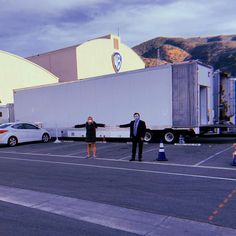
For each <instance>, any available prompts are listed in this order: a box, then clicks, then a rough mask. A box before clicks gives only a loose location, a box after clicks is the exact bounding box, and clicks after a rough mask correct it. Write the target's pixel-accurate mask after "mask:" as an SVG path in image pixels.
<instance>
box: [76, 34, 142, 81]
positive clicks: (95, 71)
mask: <svg viewBox="0 0 236 236" xmlns="http://www.w3.org/2000/svg"><path fill="white" fill-rule="evenodd" d="M115 52H119V53H120V55H121V56H122V64H121V68H120V70H119V72H125V71H131V70H137V69H143V68H145V64H144V62H143V61H142V59H141V58H140V57H139V56H138V55H137V54H136V53H135V52H134V51H133V50H132V49H131V48H129V47H127V46H126V45H124V44H122V43H121V42H120V38H119V37H117V36H114V35H108V36H105V37H103V38H99V39H94V40H91V41H88V42H86V43H84V44H81V45H79V46H78V47H77V49H76V54H77V68H78V79H85V78H89V77H95V76H101V75H107V74H113V73H116V71H115V69H114V67H113V63H112V55H113V54H114V53H115Z"/></svg>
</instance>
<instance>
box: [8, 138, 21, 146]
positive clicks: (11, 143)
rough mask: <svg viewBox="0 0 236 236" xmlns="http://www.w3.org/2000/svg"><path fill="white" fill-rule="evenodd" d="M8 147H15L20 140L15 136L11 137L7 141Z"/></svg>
mask: <svg viewBox="0 0 236 236" xmlns="http://www.w3.org/2000/svg"><path fill="white" fill-rule="evenodd" d="M7 144H8V146H10V147H14V146H16V145H17V144H18V140H17V138H16V137H15V136H11V137H10V138H9V139H8V141H7Z"/></svg>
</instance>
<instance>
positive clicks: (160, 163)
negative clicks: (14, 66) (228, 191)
mask: <svg viewBox="0 0 236 236" xmlns="http://www.w3.org/2000/svg"><path fill="white" fill-rule="evenodd" d="M150 151H151V150H150ZM0 153H4V154H18V155H29V156H48V157H62V158H66V159H68V158H75V159H85V158H86V156H67V155H55V154H50V153H48V154H46V153H24V152H21V153H16V152H2V151H0ZM129 157H130V156H129ZM0 158H1V156H0ZM96 160H97V161H110V162H124V163H127V160H121V159H111V158H96ZM135 163H138V164H140V165H142V164H148V165H160V166H174V167H188V168H202V169H215V170H232V171H236V168H234V167H218V166H203V165H201V166H199V165H198V166H196V165H188V164H177V163H168V162H157V161H153V162H150V161H142V162H141V163H140V162H135Z"/></svg>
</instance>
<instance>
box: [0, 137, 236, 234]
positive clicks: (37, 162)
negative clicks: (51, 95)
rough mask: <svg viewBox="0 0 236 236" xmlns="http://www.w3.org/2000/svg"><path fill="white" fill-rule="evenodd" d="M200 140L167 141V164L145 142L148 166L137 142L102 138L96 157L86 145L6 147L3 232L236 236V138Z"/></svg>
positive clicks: (0, 161) (2, 153)
mask: <svg viewBox="0 0 236 236" xmlns="http://www.w3.org/2000/svg"><path fill="white" fill-rule="evenodd" d="M197 143H198V142H197V141H196V140H195V141H194V145H170V144H169V145H164V149H165V154H166V157H167V158H168V161H166V162H158V161H157V160H156V159H157V157H158V151H159V144H156V143H153V144H145V145H144V157H143V162H141V163H140V162H129V161H128V160H129V159H130V153H131V144H130V143H116V142H112V143H109V142H107V143H98V144H97V158H96V159H86V158H85V157H86V143H84V142H61V143H53V142H51V143H47V144H42V143H31V144H23V145H19V146H17V147H14V148H9V147H4V146H2V147H0V189H2V190H1V193H0V201H1V202H0V209H2V210H1V211H0V222H1V223H0V224H1V227H0V233H1V235H4V233H5V234H6V235H135V234H136V235H169V234H170V235H171V233H173V232H174V233H175V235H177V236H178V235H206V234H205V233H206V232H207V235H214V236H215V235H231V234H232V235H236V231H235V230H236V221H235V216H236V204H235V203H236V167H235V166H232V165H231V163H232V153H233V146H232V144H233V143H234V138H231V139H228V138H227V139H226V140H225V141H224V139H222V140H218V141H217V142H215V143H214V142H212V140H209V142H207V140H203V141H202V140H199V144H198V145H196V144H197ZM21 191H23V193H24V194H21V193H22V192H21ZM24 191H26V192H24ZM36 196H40V197H38V200H39V202H37V201H36V200H37V197H36ZM48 196H50V199H51V197H52V199H53V200H52V201H49V200H48ZM44 197H46V198H45V199H44ZM61 198H62V199H63V201H62V202H64V204H63V203H62V202H57V199H61ZM32 199H34V200H35V201H36V202H35V203H34V202H32ZM43 200H45V201H43ZM45 202H46V203H47V204H48V205H47V207H46V208H45V206H44V205H43V204H45ZM70 202H71V203H72V206H70V208H68V207H67V206H68V204H69V205H71V204H70ZM73 203H74V204H73ZM55 204H56V205H55ZM58 204H59V205H60V206H61V207H60V209H58ZM73 209H74V210H73ZM104 209H105V210H104ZM72 212H73V214H72ZM108 213H109V214H110V215H109V214H108ZM122 213H123V214H122ZM106 214H108V215H106ZM111 214H112V215H111ZM144 219H149V220H150V222H148V221H145V220H144ZM155 219H159V220H156V223H155ZM135 225H136V226H135ZM11 226H12V227H11ZM134 226H135V227H134ZM13 229H17V230H13ZM178 230H179V231H178ZM192 231H194V234H193V232H192ZM178 232H179V234H178ZM224 233H225V234H224ZM226 233H227V234H226ZM172 235H173V234H172Z"/></svg>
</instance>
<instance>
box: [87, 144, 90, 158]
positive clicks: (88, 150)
mask: <svg viewBox="0 0 236 236" xmlns="http://www.w3.org/2000/svg"><path fill="white" fill-rule="evenodd" d="M90 150H91V143H88V145H87V157H90Z"/></svg>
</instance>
